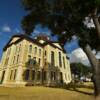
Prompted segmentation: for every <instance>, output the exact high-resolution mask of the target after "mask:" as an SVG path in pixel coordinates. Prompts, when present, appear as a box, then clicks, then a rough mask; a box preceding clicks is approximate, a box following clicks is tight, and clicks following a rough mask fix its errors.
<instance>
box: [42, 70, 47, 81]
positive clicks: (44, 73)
mask: <svg viewBox="0 0 100 100" xmlns="http://www.w3.org/2000/svg"><path fill="white" fill-rule="evenodd" d="M46 76H47V72H46V71H44V72H43V80H45V81H46V78H47V77H46Z"/></svg>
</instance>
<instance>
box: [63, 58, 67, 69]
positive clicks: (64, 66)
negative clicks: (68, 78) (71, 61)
mask: <svg viewBox="0 0 100 100" xmlns="http://www.w3.org/2000/svg"><path fill="white" fill-rule="evenodd" d="M63 64H64V68H66V67H65V58H64V57H63Z"/></svg>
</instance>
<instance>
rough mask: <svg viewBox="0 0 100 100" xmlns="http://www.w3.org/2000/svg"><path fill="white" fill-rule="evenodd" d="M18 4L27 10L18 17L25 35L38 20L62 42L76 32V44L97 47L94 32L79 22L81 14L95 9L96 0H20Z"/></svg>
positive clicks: (97, 1)
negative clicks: (20, 17)
mask: <svg viewBox="0 0 100 100" xmlns="http://www.w3.org/2000/svg"><path fill="white" fill-rule="evenodd" d="M22 3H23V7H24V9H25V10H26V12H27V15H26V16H25V17H24V18H23V20H22V28H23V30H24V31H25V33H26V34H31V33H32V32H33V30H34V28H35V25H36V24H38V23H41V24H42V25H43V26H45V25H46V26H48V28H50V29H51V30H52V33H53V35H55V34H56V35H57V36H58V39H59V41H60V43H61V44H63V45H64V44H65V43H66V41H68V40H71V38H72V36H73V35H76V36H77V37H78V38H79V40H80V41H79V42H80V46H82V47H84V46H85V45H86V44H89V45H90V46H91V47H93V48H95V49H98V48H99V47H100V46H99V44H100V40H99V38H98V36H97V34H94V33H96V30H95V29H87V27H86V26H84V24H83V21H84V19H85V17H86V16H90V15H92V13H93V11H94V9H95V8H97V9H98V11H99V10H100V1H99V0H88V1H87V0H22ZM95 44H96V46H95Z"/></svg>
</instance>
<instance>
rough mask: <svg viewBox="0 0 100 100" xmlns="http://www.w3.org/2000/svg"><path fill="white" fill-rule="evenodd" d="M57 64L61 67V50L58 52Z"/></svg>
mask: <svg viewBox="0 0 100 100" xmlns="http://www.w3.org/2000/svg"><path fill="white" fill-rule="evenodd" d="M59 66H60V67H62V61H61V52H59Z"/></svg>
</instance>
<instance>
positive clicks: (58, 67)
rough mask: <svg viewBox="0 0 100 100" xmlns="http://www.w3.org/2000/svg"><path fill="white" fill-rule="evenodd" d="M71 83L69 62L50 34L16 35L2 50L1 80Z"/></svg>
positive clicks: (12, 82) (25, 83)
mask: <svg viewBox="0 0 100 100" xmlns="http://www.w3.org/2000/svg"><path fill="white" fill-rule="evenodd" d="M70 82H71V71H70V63H69V60H68V58H67V56H66V53H65V51H64V49H63V48H62V47H61V46H60V45H59V43H57V42H54V41H51V40H50V39H49V37H47V36H38V37H35V38H34V39H33V38H31V37H29V36H26V35H14V36H12V37H11V39H10V40H9V42H8V43H7V44H6V46H5V47H4V49H3V54H2V59H1V64H0V83H1V84H3V85H20V86H25V85H45V86H56V85H59V84H63V83H64V84H68V83H70Z"/></svg>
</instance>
